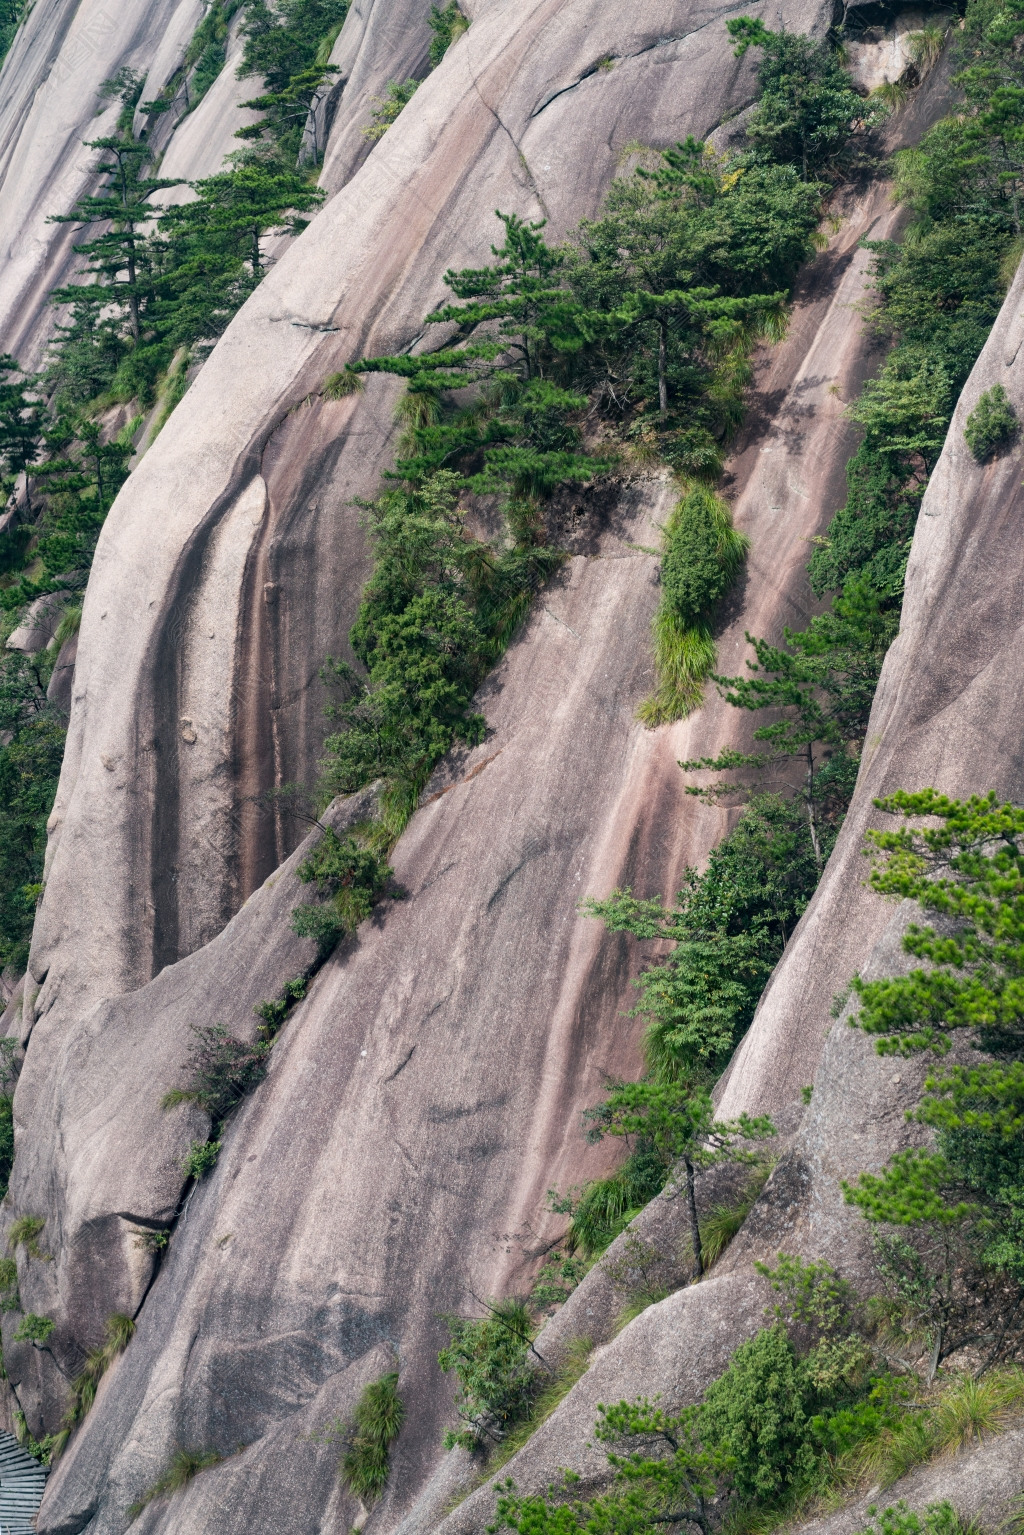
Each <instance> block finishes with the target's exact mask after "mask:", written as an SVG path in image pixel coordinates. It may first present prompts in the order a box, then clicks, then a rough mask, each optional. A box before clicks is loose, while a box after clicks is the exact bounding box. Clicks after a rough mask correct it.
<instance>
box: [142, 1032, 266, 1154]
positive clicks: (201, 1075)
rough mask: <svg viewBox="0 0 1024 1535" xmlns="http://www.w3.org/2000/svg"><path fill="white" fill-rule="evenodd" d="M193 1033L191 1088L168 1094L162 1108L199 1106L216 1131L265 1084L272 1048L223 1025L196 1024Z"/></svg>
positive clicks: (190, 1072)
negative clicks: (193, 1104)
mask: <svg viewBox="0 0 1024 1535" xmlns="http://www.w3.org/2000/svg"><path fill="white" fill-rule="evenodd" d="M192 1033H193V1035H194V1036H195V1043H194V1044H193V1045H192V1048H191V1051H190V1052H189V1062H188V1064H189V1085H188V1086H187V1087H176V1088H173V1089H172V1090H171V1091H170V1092H169V1093H165V1094H164V1096H163V1098H162V1099H161V1107H162V1108H165V1109H169V1108H173V1107H174V1106H175V1105H176V1104H179V1103H196V1104H198V1105H199V1107H200V1108H201V1109H205V1111H206V1113H207V1114H209V1116H210V1119H211V1121H212V1124H213V1126H214V1128H215V1129H216V1128H217V1127H218V1126H220V1125H221V1124H223V1122H224V1120H225V1118H226V1117H227V1115H228V1114H230V1112H231V1110H232V1109H234V1108H236V1107H237V1105H238V1104H239V1103H241V1101H242V1099H243V1098H245V1097H247V1096H248V1094H249V1093H251V1092H252V1090H253V1088H255V1087H257V1086H258V1085H259V1084H260V1082H262V1081H263V1078H264V1077H265V1076H266V1073H267V1058H268V1055H269V1051H270V1046H269V1044H268V1043H267V1042H266V1041H263V1040H257V1041H256V1042H255V1043H253V1044H250V1043H248V1042H247V1041H245V1040H241V1039H236V1038H235V1037H234V1035H232V1034H229V1033H228V1031H227V1029H226V1028H225V1027H224V1025H223V1024H222V1023H214V1024H206V1025H200V1024H194V1025H193V1026H192ZM211 1165H212V1164H211Z"/></svg>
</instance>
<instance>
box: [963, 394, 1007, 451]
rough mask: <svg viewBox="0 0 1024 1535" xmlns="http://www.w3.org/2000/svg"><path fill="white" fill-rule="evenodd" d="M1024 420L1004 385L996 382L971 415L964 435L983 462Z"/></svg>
mask: <svg viewBox="0 0 1024 1535" xmlns="http://www.w3.org/2000/svg"><path fill="white" fill-rule="evenodd" d="M1019 425H1020V423H1019V422H1018V420H1017V412H1016V411H1015V410H1014V408H1013V406H1012V405H1011V404H1010V400H1009V397H1008V395H1007V393H1006V390H1005V389H1004V388H1003V386H1002V384H993V386H992V388H991V389H986V390H985V393H984V394H983V395H982V396H981V397H980V399H979V400H978V403H977V405H976V406H975V407H974V409H973V410H972V411H971V414H970V415H969V416H968V417H967V424H966V425H965V427H964V437H965V438H966V439H967V446H968V447H969V448H970V450H971V452H972V453H973V455H974V457H975V458H976V459H977V461H978V463H979V464H983V463H984V462H985V460H986V459H987V458H989V457H991V455H992V454H993V453H994V452H995V450H996V448H1000V447H1002V446H1003V445H1004V444H1005V443H1007V442H1009V441H1010V440H1011V438H1013V437H1014V436H1015V435H1016V433H1017V430H1018V427H1019Z"/></svg>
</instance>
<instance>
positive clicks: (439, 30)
mask: <svg viewBox="0 0 1024 1535" xmlns="http://www.w3.org/2000/svg"><path fill="white" fill-rule="evenodd" d="M427 25H428V26H429V28H430V30H431V32H433V34H434V35H433V37H432V38H431V39H430V67H431V69H436V68H437V66H438V65H439V64H440V62H441V60H442V59H443V58H444V56H445V54H446V53H447V52H448V49H449V48H450V47H451V45H452V43H454V42H455V40H456V38H459V37H461V36H462V34H463V32H465V31H466V29H467V27H468V26H469V21H468V20H467V18H466V17H465V16H464V15H463V14H462V12H461V11H460V10H459V7H458V3H457V0H448V4H447V5H443V6H442V5H432V6H431V7H430V14H429V16H428V17H427Z"/></svg>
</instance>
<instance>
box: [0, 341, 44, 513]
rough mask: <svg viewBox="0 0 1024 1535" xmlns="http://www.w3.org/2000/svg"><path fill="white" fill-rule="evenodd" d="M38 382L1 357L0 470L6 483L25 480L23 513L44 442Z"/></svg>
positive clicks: (28, 508) (12, 359)
mask: <svg viewBox="0 0 1024 1535" xmlns="http://www.w3.org/2000/svg"><path fill="white" fill-rule="evenodd" d="M37 389H38V380H37V379H35V378H33V377H31V376H29V375H27V374H24V373H22V370H21V365H20V363H19V362H18V360H17V358H16V357H11V356H9V355H8V354H6V353H5V354H4V355H3V356H0V466H2V468H3V472H4V478H5V479H8V480H9V479H16V478H17V476H18V475H19V474H24V476H25V509H26V512H28V513H31V510H32V500H31V495H30V483H29V477H30V470H31V467H32V465H33V464H34V463H35V462H36V460H37V458H38V456H39V450H40V447H41V446H42V440H43V420H44V415H45V405H44V403H43V401H42V399H41V398H40V397H39V395H38V393H37Z"/></svg>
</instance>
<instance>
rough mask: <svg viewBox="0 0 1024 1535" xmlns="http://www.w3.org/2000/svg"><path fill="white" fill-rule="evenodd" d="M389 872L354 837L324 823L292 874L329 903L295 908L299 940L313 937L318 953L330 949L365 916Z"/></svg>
mask: <svg viewBox="0 0 1024 1535" xmlns="http://www.w3.org/2000/svg"><path fill="white" fill-rule="evenodd" d="M393 872H394V871H393V870H392V869H390V868H388V866H387V864H386V863H384V862H383V860H382V859H380V858H378V857H377V855H376V854H375V853H371V852H368V851H367V850H366V849H365V848H361V847H360V846H359V844H358V843H357V842H356V840H355V838H354V837H344V838H342V837H339V836H338V835H337V834H336V833H335V832H333V831H332V830H331V829H330V827H327V829H326V830H325V831H324V833H323V836H322V837H321V839H320V841H319V842H318V843H317V845H316V847H315V848H314V849H313V851H312V852H311V853H310V854H309V857H308V858H305V859H304V860H303V861H302V863H300V864H299V867H298V869H297V870H296V873H297V874H298V876H299V879H300V880H301V881H302V883H303V884H304V885H308V884H315V885H316V888H317V891H318V893H319V894H320V895H323V896H327V897H328V898H329V901H328V904H327V905H325V906H298V907H296V908H295V910H294V911H293V912H292V929H293V931H294V932H296V933H298V935H299V937H300V938H313V939H315V940H316V943H317V945H318V947H319V948H320V950H321V951H322V952H330V950H331V949H332V948H333V947H334V945H335V944H336V943H337V941H338V939H339V938H340V937H342V936H343V935H344V934H345V933H351V932H354V931H355V929H356V928H357V927H358V926H359V924H360V922H362V921H363V919H364V918H365V917H368V916H369V915H370V912H371V911H372V910H373V906H374V903H375V901H376V900H377V898H378V896H379V895H380V893H381V891H382V890H383V889H384V886H385V885H386V884H387V882H388V880H389V879H390V877H391V875H392V873H393Z"/></svg>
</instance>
